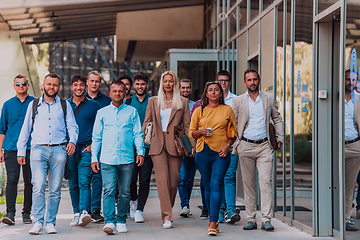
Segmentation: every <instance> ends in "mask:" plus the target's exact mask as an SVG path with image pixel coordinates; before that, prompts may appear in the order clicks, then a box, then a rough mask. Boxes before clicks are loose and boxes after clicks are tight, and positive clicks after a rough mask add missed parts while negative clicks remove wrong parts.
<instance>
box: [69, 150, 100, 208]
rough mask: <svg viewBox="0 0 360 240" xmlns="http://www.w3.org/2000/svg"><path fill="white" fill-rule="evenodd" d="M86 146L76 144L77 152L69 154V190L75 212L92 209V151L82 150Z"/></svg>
mask: <svg viewBox="0 0 360 240" xmlns="http://www.w3.org/2000/svg"><path fill="white" fill-rule="evenodd" d="M86 147H87V146H86V145H76V153H77V154H74V155H70V156H68V166H69V192H70V197H71V204H72V207H73V212H74V213H80V212H82V211H83V210H85V211H87V212H89V211H90V196H91V190H90V189H91V187H90V186H91V173H92V170H91V152H89V151H85V152H82V151H83V150H84V149H85V148H86ZM100 196H101V195H100Z"/></svg>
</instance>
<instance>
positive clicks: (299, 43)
mask: <svg viewBox="0 0 360 240" xmlns="http://www.w3.org/2000/svg"><path fill="white" fill-rule="evenodd" d="M312 16H313V0H302V1H296V5H295V56H294V81H295V82H294V85H295V89H294V93H295V94H294V159H295V165H294V184H295V185H294V190H295V220H297V221H299V222H301V223H303V224H305V225H307V226H309V227H312V72H313V71H312V66H313V45H312V27H313V22H312V19H313V18H312Z"/></svg>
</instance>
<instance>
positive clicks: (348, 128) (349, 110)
mask: <svg viewBox="0 0 360 240" xmlns="http://www.w3.org/2000/svg"><path fill="white" fill-rule="evenodd" d="M354 103H355V94H354V91H353V92H352V94H351V100H350V101H349V102H346V100H345V140H353V139H355V138H357V137H358V136H359V133H358V131H357V130H356V128H355V122H354V111H355V108H354Z"/></svg>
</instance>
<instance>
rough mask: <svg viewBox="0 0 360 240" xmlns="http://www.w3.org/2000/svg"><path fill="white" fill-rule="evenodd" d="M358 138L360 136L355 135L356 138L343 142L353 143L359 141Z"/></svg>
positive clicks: (359, 138)
mask: <svg viewBox="0 0 360 240" xmlns="http://www.w3.org/2000/svg"><path fill="white" fill-rule="evenodd" d="M359 140H360V136H359V137H357V138H355V139H353V140H345V144H349V143H354V142H357V141H359Z"/></svg>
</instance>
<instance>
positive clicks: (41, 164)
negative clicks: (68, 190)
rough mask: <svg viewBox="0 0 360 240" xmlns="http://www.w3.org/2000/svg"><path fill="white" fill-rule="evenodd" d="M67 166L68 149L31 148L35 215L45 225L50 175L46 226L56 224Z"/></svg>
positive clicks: (62, 147) (58, 147)
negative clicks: (46, 191) (46, 197)
mask: <svg viewBox="0 0 360 240" xmlns="http://www.w3.org/2000/svg"><path fill="white" fill-rule="evenodd" d="M65 164H66V147H65V146H56V147H48V146H42V145H33V146H31V152H30V166H31V175H32V184H33V215H34V218H35V222H38V223H41V224H44V215H45V187H46V176H47V175H49V181H48V187H49V196H48V200H47V212H46V224H48V223H53V224H54V225H55V224H56V215H57V213H58V209H59V203H60V199H61V182H62V179H63V177H64V169H65Z"/></svg>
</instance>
